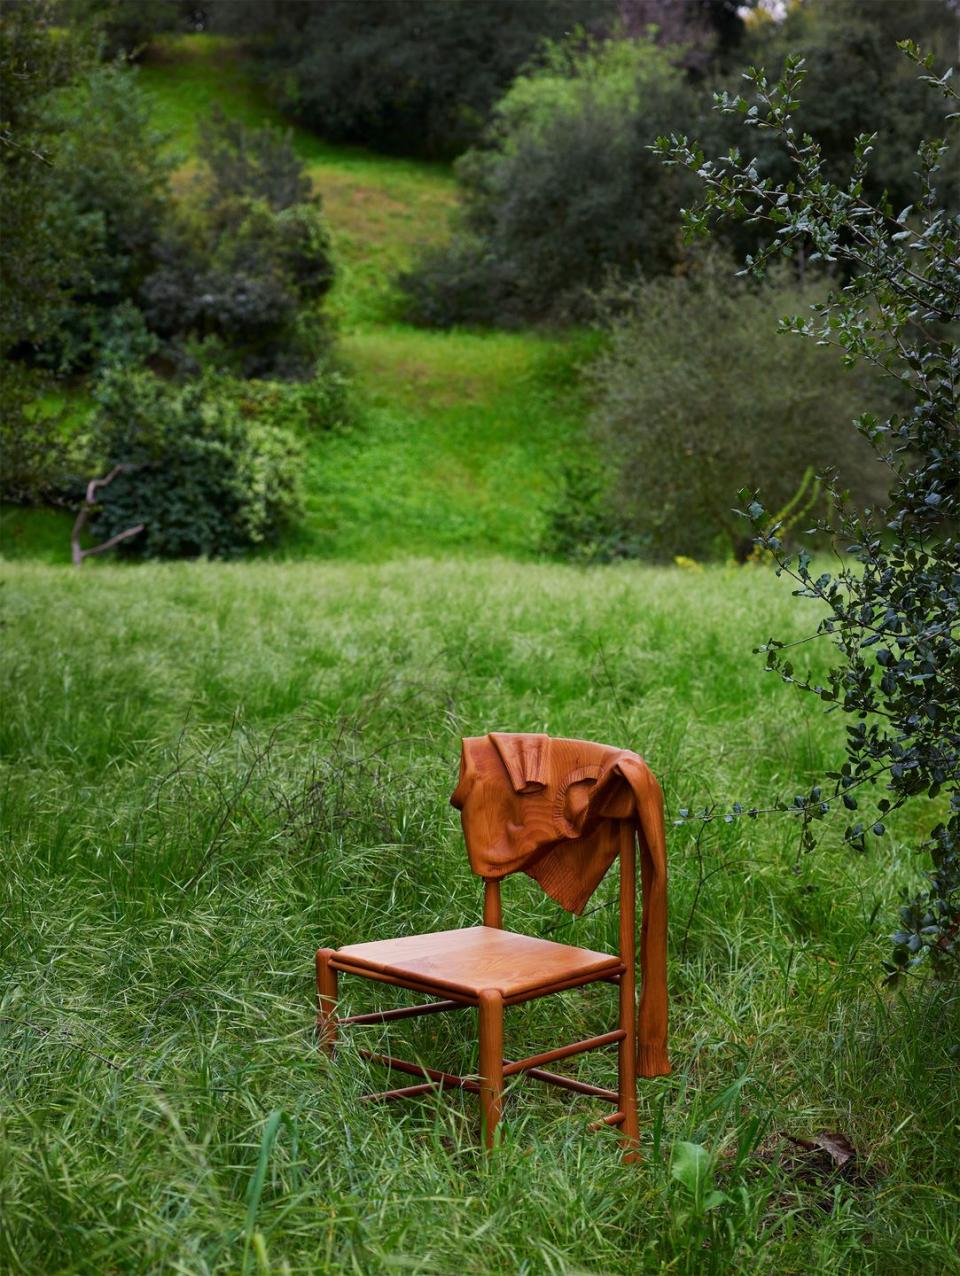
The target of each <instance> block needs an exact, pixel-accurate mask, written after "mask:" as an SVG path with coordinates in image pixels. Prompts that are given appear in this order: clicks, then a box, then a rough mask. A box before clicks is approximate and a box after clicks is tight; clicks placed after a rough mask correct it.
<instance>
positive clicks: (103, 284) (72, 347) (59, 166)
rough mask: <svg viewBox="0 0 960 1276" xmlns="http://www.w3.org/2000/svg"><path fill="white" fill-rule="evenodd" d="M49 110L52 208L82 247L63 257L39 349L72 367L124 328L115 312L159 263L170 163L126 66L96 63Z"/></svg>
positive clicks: (96, 355) (57, 364) (45, 358)
mask: <svg viewBox="0 0 960 1276" xmlns="http://www.w3.org/2000/svg"><path fill="white" fill-rule="evenodd" d="M47 114H48V123H49V127H50V129H51V131H52V132H53V133H54V134H55V135H56V143H55V150H54V154H53V165H54V171H55V175H56V181H55V184H54V187H53V190H52V191H51V194H50V197H49V199H48V201H47V204H46V208H45V216H46V218H47V219H48V220H49V224H50V226H51V227H52V228H54V229H55V231H56V233H58V234H60V235H63V236H64V237H65V238H66V239H69V240H70V241H71V242H72V243H73V244H75V245H76V247H77V249H78V250H79V251H78V253H75V254H71V255H69V256H67V257H66V258H65V259H64V260H63V262H62V264H61V265H60V269H59V271H58V275H59V278H58V286H59V295H60V299H59V305H58V307H57V315H56V322H55V325H54V328H53V331H52V332H51V333H50V335H49V336H48V337H47V338H46V340H45V341H44V342H43V344H42V345H41V346H40V348H39V351H38V357H39V358H40V360H41V361H42V362H44V363H45V364H47V365H48V366H50V367H52V368H54V369H55V370H56V371H57V372H73V371H78V370H84V369H87V368H90V367H92V366H94V365H95V364H97V363H99V362H100V361H101V360H102V358H103V345H104V342H105V341H106V340H107V339H108V334H109V333H110V331H111V330H113V329H115V328H116V326H117V321H116V320H112V319H111V313H112V311H113V310H114V308H115V307H117V306H119V305H122V304H125V303H126V304H129V303H130V301H131V300H132V299H133V298H135V297H136V295H137V292H138V290H139V288H140V286H141V285H142V283H143V281H144V279H145V278H146V277H147V275H148V274H149V272H150V271H151V270H152V269H153V268H154V266H155V264H156V254H157V252H158V247H159V242H160V239H161V236H162V234H163V231H164V226H165V224H166V222H167V219H168V216H169V207H170V192H169V186H168V178H169V171H170V164H169V162H168V160H166V159H165V158H164V157H163V155H162V152H161V142H162V138H161V136H160V135H159V134H158V133H157V132H156V131H155V130H154V129H153V127H152V126H151V124H150V107H149V103H148V102H147V101H146V99H145V98H144V96H143V94H142V93H141V91H140V90H139V88H138V86H137V83H136V76H135V74H134V72H132V71H130V70H128V69H125V68H122V67H118V66H105V67H98V68H95V69H94V70H93V71H91V72H90V73H89V74H88V75H87V76H86V77H84V79H82V80H81V81H80V82H79V83H78V84H76V85H73V86H71V88H70V89H69V90H67V91H65V92H63V93H61V94H58V95H57V96H56V97H54V98H52V99H51V101H50V102H49V104H48V106H47Z"/></svg>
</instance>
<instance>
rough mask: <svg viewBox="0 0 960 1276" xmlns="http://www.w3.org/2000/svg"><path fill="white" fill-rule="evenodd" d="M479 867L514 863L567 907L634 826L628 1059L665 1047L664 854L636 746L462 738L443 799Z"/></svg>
mask: <svg viewBox="0 0 960 1276" xmlns="http://www.w3.org/2000/svg"><path fill="white" fill-rule="evenodd" d="M450 801H451V803H452V804H453V806H455V807H456V808H457V809H458V810H459V811H460V814H461V819H462V821H463V833H464V840H465V841H466V845H467V854H468V855H469V857H470V866H471V868H472V869H473V871H474V872H475V873H477V874H478V875H479V876H480V877H486V878H501V877H506V876H507V875H508V874H509V873H515V872H518V871H519V872H524V873H526V874H527V875H528V876H530V877H532V878H533V879H534V881H536V882H538V883H539V885H540V886H541V887H542V888H543V890H544V891H546V893H547V894H548V895H549V896H550V898H551V899H554V900H556V902H557V903H558V904H560V905H561V906H562V907H563V908H566V909H568V910H569V911H570V912H572V913H580V912H582V911H583V908H584V906H585V904H586V903H587V900H588V899H589V898H590V896H591V895H592V894H593V892H594V891H595V890H596V889H597V886H598V885H599V884H600V882H601V881H602V879H603V877H604V874H605V873H606V872H607V870H608V869H609V867H610V865H611V864H612V863H613V861H614V860H615V859H616V857H617V854H618V852H619V847H620V830H621V826H622V822H623V821H625V820H626V821H629V822H630V823H631V824H632V825H633V826H634V827H635V829H636V832H637V839H638V843H639V847H640V880H641V885H642V893H643V907H642V921H641V927H640V970H641V976H642V991H641V994H640V1006H639V1015H638V1025H637V1028H638V1049H637V1067H638V1071H639V1072H640V1074H641V1075H642V1076H645V1077H656V1076H664V1075H666V1074H667V1073H668V1072H669V1071H670V1063H669V1059H668V1057H667V862H666V838H665V835H664V821H663V795H662V793H661V791H660V786H659V784H658V783H657V781H656V778H655V777H654V775H653V772H652V771H651V770H650V768H649V767H648V766H647V764H646V762H644V760H643V758H641V757H640V756H639V754H636V753H632V752H631V751H630V750H629V749H616V748H613V747H612V746H610V745H606V744H595V743H593V742H591V741H588V740H565V739H555V738H553V737H551V736H547V735H537V734H512V733H506V732H491V733H490V734H489V735H485V736H473V737H469V738H467V739H465V740H464V741H463V749H462V753H461V759H460V780H459V783H458V784H457V787H456V789H455V791H454V793H453V796H452V797H451V799H450Z"/></svg>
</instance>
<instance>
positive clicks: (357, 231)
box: [141, 36, 590, 558]
mask: <svg viewBox="0 0 960 1276" xmlns="http://www.w3.org/2000/svg"><path fill="white" fill-rule="evenodd" d="M141 78H142V82H143V84H144V86H145V87H146V88H147V89H148V90H149V92H150V94H151V97H152V100H153V103H154V117H155V119H156V122H157V125H158V126H159V127H160V128H161V129H162V130H164V131H165V132H166V133H167V134H168V135H169V138H170V141H169V144H170V146H171V147H173V148H174V150H175V152H176V153H177V155H178V157H179V158H180V160H181V168H180V171H179V179H178V180H180V181H181V182H182V181H184V180H187V179H188V177H189V174H190V172H191V168H192V161H191V151H192V147H193V146H194V144H195V141H196V132H197V124H198V121H199V119H200V118H202V116H203V115H204V114H205V113H206V112H208V111H209V110H210V109H211V108H212V107H213V106H214V104H216V105H217V106H219V108H220V109H221V110H223V111H224V112H226V113H227V114H229V115H232V116H235V117H236V118H239V119H242V120H243V121H245V122H246V123H248V124H262V123H264V122H270V123H280V122H282V121H281V120H280V118H279V116H278V115H277V112H276V111H275V110H274V109H272V108H271V107H270V106H269V104H268V103H267V102H266V100H265V98H264V96H263V94H262V93H261V91H260V90H259V87H258V86H257V84H256V83H255V81H253V80H252V79H251V77H250V75H249V73H248V72H247V70H246V69H245V67H244V64H243V63H242V62H241V61H240V60H239V58H238V55H237V51H236V49H235V48H234V46H232V45H231V44H230V42H229V41H224V40H218V39H216V38H211V37H205V36H193V37H187V38H184V39H180V40H175V41H170V42H168V43H166V44H164V45H161V46H159V48H158V50H157V52H156V54H155V55H154V57H153V58H152V60H151V61H150V62H149V63H148V65H147V66H146V67H145V68H144V69H143V71H142V73H141ZM293 139H294V144H295V147H296V150H297V153H298V154H299V155H300V156H301V157H302V158H303V160H304V162H305V164H306V165H307V169H308V172H309V174H310V176H311V179H312V180H313V183H314V186H315V188H316V190H317V191H318V192H319V193H320V195H321V196H322V199H323V203H324V208H325V210H326V215H327V217H328V219H329V222H330V225H331V229H332V232H333V237H334V246H335V252H336V258H337V266H338V271H339V275H338V280H337V284H336V286H335V288H334V292H333V296H332V303H331V306H332V312H333V314H334V316H335V318H336V320H337V323H338V325H339V329H340V335H341V350H342V354H343V358H344V360H345V362H346V364H347V366H348V367H349V368H350V370H351V371H352V373H353V376H354V381H355V386H356V390H357V396H356V397H357V403H358V406H359V418H360V419H359V424H358V428H356V429H354V430H351V431H350V432H349V433H348V434H346V435H344V436H342V437H339V438H337V439H335V440H333V441H332V442H330V441H328V440H321V441H320V442H319V443H318V444H316V445H315V446H314V447H313V448H312V454H311V461H310V465H309V470H308V512H307V518H306V520H305V522H304V525H303V527H302V529H301V530H300V532H299V533H298V534H297V535H296V536H295V537H294V538H293V539H292V540H291V541H290V543H289V544H288V545H287V546H286V549H285V552H287V553H290V554H294V555H304V554H305V555H312V554H317V553H319V554H323V555H326V556H337V557H360V558H384V557H389V556H392V555H394V554H396V553H414V554H418V553H430V552H438V553H447V552H457V553H468V554H477V553H508V554H511V555H514V556H517V557H521V558H522V557H529V556H530V555H531V554H534V553H535V552H536V550H537V545H538V542H539V539H540V535H541V529H542V525H543V516H544V509H545V507H546V506H547V505H549V504H550V502H551V500H552V498H553V495H554V493H555V492H556V489H557V481H558V476H559V474H560V471H561V468H562V465H563V461H564V459H565V458H566V457H567V456H569V455H571V454H572V453H573V452H574V451H575V450H576V447H577V444H578V441H579V440H580V437H581V433H582V421H583V404H582V402H581V401H580V398H579V396H578V394H577V392H576V384H575V382H576V377H575V367H576V364H577V362H578V361H579V360H580V359H582V358H584V357H586V354H587V352H588V349H589V345H590V342H589V340H588V339H586V338H583V337H580V338H577V339H558V338H552V339H550V338H546V337H534V336H527V335H523V334H509V335H508V334H502V333H490V332H457V333H429V332H423V331H420V330H417V329H414V328H411V327H409V326H407V325H405V324H403V323H402V322H400V321H399V320H398V318H397V300H396V297H395V296H394V295H393V292H392V285H391V282H390V281H391V278H392V276H393V275H394V274H395V273H396V272H397V271H398V270H399V269H400V268H402V267H403V266H406V265H407V264H409V262H410V261H411V259H412V256H413V254H414V252H415V251H416V249H417V248H418V247H419V246H421V245H423V244H425V243H433V242H436V241H438V240H439V239H442V237H443V236H444V235H445V234H446V233H447V227H448V219H449V215H450V213H451V211H452V210H453V208H454V206H455V190H454V184H453V178H452V174H451V172H450V170H449V169H448V168H446V167H444V166H441V165H432V164H424V163H417V162H414V161H410V160H399V159H390V158H386V157H383V156H376V155H372V154H370V153H368V152H365V151H363V150H361V149H360V148H358V147H345V146H332V145H329V144H328V143H325V142H323V141H321V140H320V139H318V138H317V137H315V136H314V135H313V134H311V133H309V132H308V131H306V130H304V129H294V130H293Z"/></svg>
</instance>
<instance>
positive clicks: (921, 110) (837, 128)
mask: <svg viewBox="0 0 960 1276" xmlns="http://www.w3.org/2000/svg"><path fill="white" fill-rule="evenodd" d="M751 32H752V35H751V39H750V41H749V43H748V46H747V47H746V48H745V49H744V53H745V55H746V56H747V57H748V59H749V60H750V61H751V62H753V63H754V64H764V65H766V66H779V65H781V64H782V62H783V59H784V57H785V56H786V55H787V54H788V53H789V54H793V55H795V56H798V57H802V58H803V59H804V62H805V65H806V68H807V81H806V86H805V91H804V95H803V100H802V102H801V103H800V104H799V107H798V110H797V114H796V117H795V127H796V128H797V130H798V132H799V133H803V132H808V133H810V134H812V135H813V136H814V137H816V139H817V143H818V145H819V147H820V153H821V156H822V159H823V163H824V168H825V171H826V173H827V174H828V175H829V176H830V177H832V178H835V179H839V178H840V177H842V176H843V175H845V174H846V173H847V172H848V170H849V164H850V156H851V155H852V154H853V147H854V140H855V138H856V136H857V134H858V133H861V132H874V131H875V132H876V133H877V140H876V143H875V147H874V153H873V155H872V157H871V163H870V167H869V169H868V170H867V172H866V173H865V176H864V181H865V189H866V192H867V194H868V195H869V196H870V197H872V198H878V197H880V196H882V195H884V194H885V195H886V197H887V198H888V199H890V201H891V203H893V204H894V205H895V207H896V208H897V209H899V208H902V207H903V206H904V204H907V203H909V202H910V200H911V198H912V194H913V190H914V182H915V178H914V174H915V171H916V167H917V145H918V143H919V141H920V139H921V138H922V137H928V136H934V135H937V134H939V133H940V132H942V130H943V127H944V118H945V116H946V114H947V112H948V111H949V110H950V109H951V108H950V106H949V103H947V102H945V101H944V99H943V98H942V97H937V96H935V95H934V94H931V93H927V92H925V91H924V88H923V86H922V85H921V84H919V83H918V82H917V79H916V77H915V76H914V75H913V74H912V73H911V69H910V67H909V66H908V65H907V64H906V63H905V62H904V60H903V59H902V58H899V57H897V53H896V42H897V41H898V40H902V39H906V38H908V37H909V38H912V39H914V40H919V41H920V42H921V43H922V44H923V46H924V48H925V49H927V50H928V51H929V52H931V53H932V54H933V56H934V58H935V60H936V62H937V63H938V64H939V63H941V62H942V63H943V64H944V65H946V64H948V63H949V62H950V60H951V59H955V58H956V56H957V48H958V44H960V11H958V9H957V6H956V4H955V3H953V0H922V3H915V2H914V3H899V4H877V3H876V2H875V0H805V3H803V4H797V5H791V6H789V7H788V9H787V12H786V14H785V17H784V20H783V21H782V22H779V23H773V22H769V21H767V22H763V21H760V22H756V23H754V24H752V26H751ZM700 136H701V141H703V143H704V145H705V146H707V147H708V148H709V149H711V150H713V149H714V148H713V146H712V144H711V141H710V139H709V138H704V137H703V135H702V134H701V135H700ZM728 136H729V138H730V142H731V144H733V143H740V144H742V140H743V139H742V137H738V136H736V135H735V133H734V131H733V130H732V129H730V130H729V132H728ZM752 140H753V144H754V146H755V147H756V148H757V153H758V154H759V156H760V159H761V171H763V172H764V173H769V174H771V175H772V176H774V177H775V178H777V179H778V180H784V179H787V178H788V177H789V176H790V169H789V165H788V164H787V163H786V161H785V157H784V154H783V151H782V150H781V149H780V148H778V147H776V146H775V145H773V144H772V142H771V140H770V139H769V138H768V137H767V136H766V135H763V134H760V135H756V134H755V135H754V137H753V139H752ZM940 194H941V198H943V199H944V200H945V201H946V202H947V203H949V204H954V205H955V204H956V202H957V199H958V196H960V169H957V168H955V169H954V170H953V171H950V172H946V173H944V174H943V180H942V181H941V191H940Z"/></svg>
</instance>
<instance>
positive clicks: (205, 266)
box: [140, 116, 334, 377]
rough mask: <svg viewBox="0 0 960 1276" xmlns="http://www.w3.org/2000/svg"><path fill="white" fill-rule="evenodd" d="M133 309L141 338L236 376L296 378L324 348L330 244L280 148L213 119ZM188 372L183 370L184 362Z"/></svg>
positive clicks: (272, 135) (286, 148)
mask: <svg viewBox="0 0 960 1276" xmlns="http://www.w3.org/2000/svg"><path fill="white" fill-rule="evenodd" d="M200 157H201V161H202V163H203V166H204V167H203V169H202V170H201V172H200V174H199V175H198V179H197V183H196V185H195V188H194V190H193V192H192V199H191V200H189V201H188V202H187V203H186V205H185V206H184V207H182V208H180V209H178V210H177V212H176V214H175V215H174V216H172V217H171V219H170V221H169V223H168V227H167V230H166V232H165V234H164V236H163V238H162V239H161V241H160V243H159V245H158V248H157V257H158V262H159V264H158V266H157V268H156V269H155V270H154V271H153V272H152V273H151V274H150V275H149V276H148V277H147V278H146V279H145V280H144V283H143V286H142V288H141V290H140V298H141V302H142V305H143V308H144V313H145V315H146V318H147V322H148V324H149V326H150V327H151V328H152V329H153V330H154V331H155V332H157V333H159V334H160V335H161V336H163V337H165V338H166V339H167V340H168V341H170V342H171V343H173V344H174V345H175V347H176V348H177V349H179V351H180V352H181V354H183V353H186V354H187V355H189V356H191V357H192V358H194V359H195V358H197V356H198V354H199V361H200V363H201V364H204V363H211V362H212V363H215V364H216V365H217V366H219V367H221V368H224V369H226V370H229V371H231V372H235V373H236V374H238V375H241V376H248V377H262V376H279V377H298V376H308V375H309V374H310V373H311V371H312V369H313V367H314V365H315V363H316V360H317V358H318V356H319V355H320V354H321V353H323V351H324V350H325V348H326V347H327V346H328V345H329V336H328V334H327V333H326V330H325V327H324V323H323V318H322V316H321V314H320V310H319V303H320V302H321V300H322V299H323V297H324V296H325V294H326V293H327V291H328V290H329V289H330V286H331V284H332V283H333V274H334V272H333V261H332V256H331V248H330V238H329V234H328V232H327V228H326V225H325V223H324V221H323V217H322V215H321V212H320V202H319V200H318V199H316V198H314V197H313V196H312V195H311V194H310V184H309V181H308V179H307V178H306V176H305V175H304V172H303V166H302V164H301V163H300V161H299V160H298V159H297V158H296V156H295V155H294V153H293V148H292V146H291V143H290V139H289V137H287V136H285V135H284V134H282V133H279V132H278V131H276V130H272V129H261V130H250V129H247V128H245V127H244V126H242V125H239V124H234V123H231V122H229V121H227V120H225V119H224V118H223V117H222V116H220V117H215V118H214V119H213V120H212V121H211V122H210V123H209V124H208V125H207V127H206V128H205V129H204V131H203V134H202V142H201V148H200ZM188 366H190V364H189V360H188Z"/></svg>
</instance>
